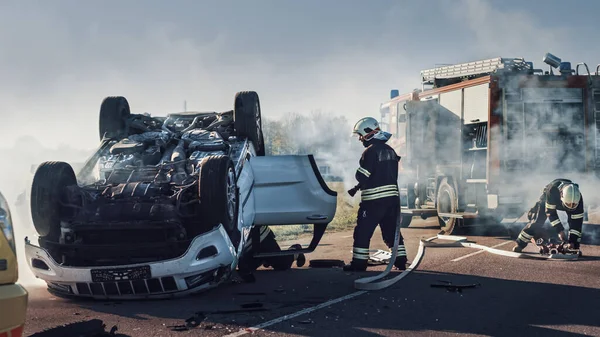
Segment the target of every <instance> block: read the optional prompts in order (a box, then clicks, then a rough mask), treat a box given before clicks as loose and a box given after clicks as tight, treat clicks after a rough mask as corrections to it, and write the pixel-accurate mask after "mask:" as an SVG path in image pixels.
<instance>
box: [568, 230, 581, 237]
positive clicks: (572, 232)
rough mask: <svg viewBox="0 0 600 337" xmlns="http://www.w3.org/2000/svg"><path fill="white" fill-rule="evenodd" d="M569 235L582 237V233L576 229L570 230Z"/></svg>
mask: <svg viewBox="0 0 600 337" xmlns="http://www.w3.org/2000/svg"><path fill="white" fill-rule="evenodd" d="M569 234H573V235H575V236H578V237H581V232H580V231H576V230H574V229H570V230H569Z"/></svg>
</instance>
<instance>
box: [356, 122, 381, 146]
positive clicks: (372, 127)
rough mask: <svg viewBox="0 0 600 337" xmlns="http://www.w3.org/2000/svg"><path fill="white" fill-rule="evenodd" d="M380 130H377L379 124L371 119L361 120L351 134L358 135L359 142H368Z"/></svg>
mask: <svg viewBox="0 0 600 337" xmlns="http://www.w3.org/2000/svg"><path fill="white" fill-rule="evenodd" d="M380 130H381V129H380V128H379V122H377V120H376V119H375V118H373V117H365V118H361V119H360V120H359V121H358V122H356V124H354V129H353V130H352V134H356V135H358V137H359V138H360V140H366V141H368V140H370V139H371V137H373V135H375V134H376V133H377V132H378V131H380Z"/></svg>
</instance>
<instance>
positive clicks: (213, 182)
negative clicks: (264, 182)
mask: <svg viewBox="0 0 600 337" xmlns="http://www.w3.org/2000/svg"><path fill="white" fill-rule="evenodd" d="M198 193H199V199H200V216H201V217H202V222H203V223H204V225H205V226H208V228H213V227H215V226H218V225H219V224H222V225H223V228H225V231H226V232H227V234H229V238H230V239H231V241H232V242H233V244H234V246H235V247H236V248H237V246H238V245H239V243H240V239H241V233H240V231H239V229H238V227H237V223H238V207H239V193H238V189H237V176H236V174H235V167H234V165H233V161H232V160H231V159H230V158H229V157H228V156H224V155H214V156H208V157H206V158H204V159H203V161H202V163H201V165H200V179H199V181H198ZM193 234H194V236H195V235H198V234H200V233H193Z"/></svg>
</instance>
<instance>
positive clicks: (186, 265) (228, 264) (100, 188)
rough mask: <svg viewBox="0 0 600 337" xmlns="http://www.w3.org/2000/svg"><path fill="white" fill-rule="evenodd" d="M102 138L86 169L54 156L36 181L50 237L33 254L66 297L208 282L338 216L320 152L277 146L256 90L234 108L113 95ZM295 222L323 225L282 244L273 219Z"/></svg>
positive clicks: (42, 227) (41, 223)
mask: <svg viewBox="0 0 600 337" xmlns="http://www.w3.org/2000/svg"><path fill="white" fill-rule="evenodd" d="M100 138H101V144H100V147H99V148H98V150H97V151H96V152H95V153H94V155H92V156H91V158H89V159H88V160H87V162H86V163H85V165H84V166H83V168H82V169H81V170H80V171H79V172H78V174H75V172H74V170H73V169H72V167H71V166H70V165H69V164H67V163H64V162H46V163H43V164H41V165H40V166H39V167H38V168H37V170H36V173H35V176H34V179H33V184H32V189H31V214H32V219H33V222H34V225H35V228H36V230H37V232H38V234H39V246H37V245H34V244H33V243H31V242H30V240H29V239H28V238H26V239H25V241H26V242H25V243H26V246H25V247H26V254H27V259H28V262H29V265H30V267H31V269H32V271H33V273H34V274H35V275H36V276H37V277H39V278H40V279H43V280H45V281H46V282H47V284H48V290H49V291H50V292H52V293H54V294H57V295H67V296H68V295H71V296H87V297H94V298H121V299H123V298H144V297H169V296H174V295H178V294H187V293H191V292H198V291H202V290H206V289H208V288H212V287H215V286H217V285H219V284H220V283H222V282H223V281H225V280H227V279H228V278H229V277H230V276H231V274H232V272H233V271H234V270H236V268H238V269H240V270H241V269H244V270H245V271H248V270H254V269H256V268H257V267H258V266H259V265H260V264H262V261H264V260H268V259H269V258H273V257H278V256H284V257H291V258H292V261H293V254H298V253H308V252H312V251H313V250H314V249H315V248H316V246H317V245H318V243H319V241H320V239H321V237H322V236H323V233H324V231H325V229H326V227H327V224H328V223H329V222H331V220H332V219H333V217H334V216H335V212H336V204H337V193H336V192H334V191H332V190H330V189H329V188H328V186H327V185H326V183H325V182H324V181H323V179H322V177H321V174H320V172H319V170H318V168H317V165H316V163H315V160H314V158H313V157H312V155H299V156H265V147H264V141H263V132H262V123H261V111H260V103H259V98H258V95H257V94H256V93H255V92H240V93H237V94H236V96H235V100H234V109H233V110H231V111H226V112H222V113H216V112H183V113H171V114H169V115H167V116H166V117H152V116H150V115H149V114H147V113H146V114H131V113H130V109H129V104H128V102H127V100H126V99H125V98H124V97H107V98H106V99H105V100H104V101H103V102H102V105H101V109H100ZM286 224H314V228H315V230H314V236H313V240H312V242H311V244H310V245H309V246H308V247H296V248H295V250H281V249H280V248H279V245H278V244H277V242H276V241H275V237H274V235H273V234H272V232H271V233H270V230H268V226H269V225H286ZM296 256H297V255H296ZM267 263H268V261H267ZM270 265H272V266H274V267H275V268H276V266H275V265H277V263H270ZM290 265H291V262H290ZM281 268H282V269H285V267H281Z"/></svg>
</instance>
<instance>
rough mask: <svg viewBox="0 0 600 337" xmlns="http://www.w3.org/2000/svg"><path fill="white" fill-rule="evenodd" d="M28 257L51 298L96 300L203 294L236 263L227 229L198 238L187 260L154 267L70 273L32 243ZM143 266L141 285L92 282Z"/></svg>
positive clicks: (122, 280) (120, 281) (121, 281)
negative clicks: (96, 277) (96, 276)
mask: <svg viewBox="0 0 600 337" xmlns="http://www.w3.org/2000/svg"><path fill="white" fill-rule="evenodd" d="M25 255H26V257H27V262H28V264H29V267H30V268H31V270H32V271H33V273H34V275H35V276H36V277H38V278H40V279H42V280H44V281H46V283H47V284H48V290H49V291H50V292H52V293H54V294H56V295H63V296H78V297H92V298H97V299H112V298H118V299H128V298H130V299H140V298H168V297H174V296H180V295H186V294H189V293H193V292H199V291H202V290H206V289H209V288H212V287H214V286H217V285H218V284H219V283H221V281H223V280H224V279H226V278H227V277H228V276H229V273H230V271H231V270H232V267H234V265H235V264H234V262H235V261H236V256H235V249H234V247H233V245H232V244H231V241H230V240H229V236H228V235H227V233H226V232H225V230H224V229H223V227H222V226H219V227H217V228H215V229H214V230H212V231H210V232H208V233H206V234H203V235H201V236H198V237H196V238H195V239H194V240H193V241H192V242H191V244H190V246H189V248H188V250H187V251H186V252H185V254H183V255H182V256H180V257H178V258H175V259H170V260H164V261H157V262H152V263H144V264H134V265H126V266H123V265H119V266H103V267H93V268H81V267H66V266H61V265H60V264H59V263H57V262H56V261H55V260H54V259H53V258H52V257H51V256H50V254H49V253H48V252H47V251H46V250H45V249H43V248H40V247H38V246H35V245H32V244H31V243H29V242H26V244H25ZM142 266H148V267H149V269H150V274H151V275H150V277H148V278H145V279H136V280H132V279H131V278H129V279H128V278H127V277H121V278H120V279H112V280H109V281H106V279H105V280H104V282H100V281H97V280H94V279H93V277H92V269H94V270H110V269H121V268H132V267H142Z"/></svg>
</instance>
